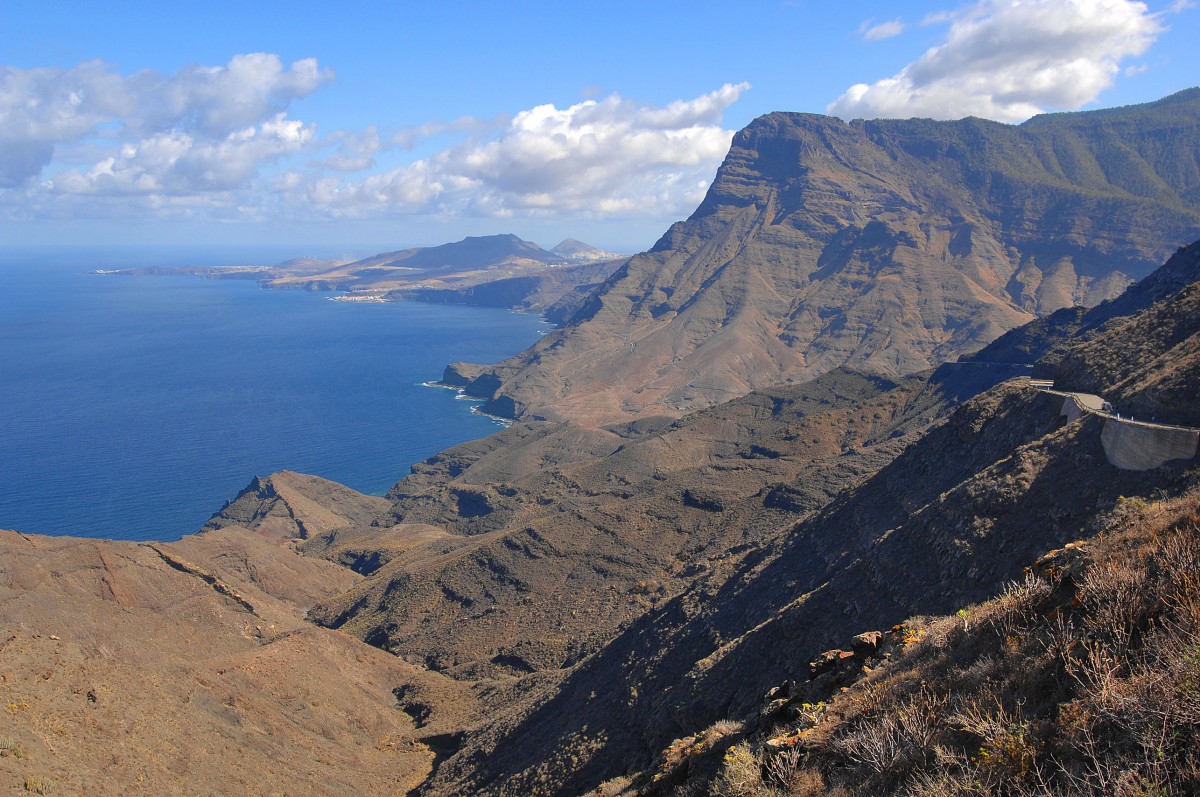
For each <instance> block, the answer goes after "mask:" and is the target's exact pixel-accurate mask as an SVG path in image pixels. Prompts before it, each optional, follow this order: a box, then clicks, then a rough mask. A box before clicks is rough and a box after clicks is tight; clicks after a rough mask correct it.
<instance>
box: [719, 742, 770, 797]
mask: <svg viewBox="0 0 1200 797" xmlns="http://www.w3.org/2000/svg"><path fill="white" fill-rule="evenodd" d="M713 785H714V786H715V794H717V795H719V797H758V795H762V794H765V793H766V792H767V785H766V784H765V783H764V782H763V777H762V764H761V763H760V762H759V760H758V757H757V756H755V755H754V752H753V751H752V750H751V749H750V745H748V744H746V743H745V742H742V743H740V744H736V745H734V746H733V747H731V748H729V751H728V752H726V753H725V760H724V761H723V762H722V764H721V771H720V773H719V774H718V775H717V779H716V783H715V784H713Z"/></svg>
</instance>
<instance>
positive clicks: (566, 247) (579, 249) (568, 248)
mask: <svg viewBox="0 0 1200 797" xmlns="http://www.w3.org/2000/svg"><path fill="white" fill-rule="evenodd" d="M550 251H551V252H553V253H554V254H556V255H559V256H561V257H564V258H566V259H567V260H570V261H572V262H591V261H596V260H617V259H620V258H621V257H624V255H619V254H616V253H615V252H606V251H604V250H603V249H597V248H596V247H594V246H591V245H590V244H585V243H584V242H583V241H577V240H575V239H574V238H567V239H566V240H564V241H562V242H560V243H559V244H558V246H556V247H554V248H553V249H551V250H550Z"/></svg>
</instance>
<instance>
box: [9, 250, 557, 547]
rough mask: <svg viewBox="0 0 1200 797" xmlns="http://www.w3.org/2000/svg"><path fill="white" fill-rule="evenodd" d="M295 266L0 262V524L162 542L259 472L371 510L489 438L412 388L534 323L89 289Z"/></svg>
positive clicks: (512, 316) (163, 284)
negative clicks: (435, 462)
mask: <svg viewBox="0 0 1200 797" xmlns="http://www.w3.org/2000/svg"><path fill="white" fill-rule="evenodd" d="M300 254H309V253H307V252H297V251H290V252H288V251H269V252H268V251H266V250H261V249H251V248H244V249H243V250H242V251H239V250H236V249H230V250H216V249H211V250H178V249H161V250H157V251H150V250H145V249H140V250H139V249H119V250H107V251H99V250H97V251H81V250H74V251H72V250H57V251H48V250H25V251H17V250H12V249H9V250H5V251H3V252H0V528H4V529H16V530H19V531H23V532H30V533H39V534H72V535H79V536H91V537H105V538H113V539H126V540H173V539H178V538H179V537H180V536H182V535H184V534H188V533H191V532H194V531H196V530H198V529H199V528H200V526H201V525H203V523H204V522H205V520H207V519H208V517H209V516H210V515H212V514H213V513H214V512H216V511H217V510H219V509H220V508H221V506H222V504H223V503H224V502H225V501H226V500H227V499H230V498H232V497H234V496H235V495H236V494H237V493H238V492H239V491H240V490H241V489H242V488H243V487H245V486H246V485H247V484H248V483H249V481H250V479H251V478H252V477H253V476H255V475H264V476H265V475H267V474H269V473H272V472H275V471H278V470H282V469H288V470H295V471H300V472H304V473H312V474H316V475H319V476H323V477H325V478H328V479H332V480H334V481H338V482H341V483H343V484H346V485H348V486H350V487H352V488H354V489H356V490H359V491H361V492H364V493H370V494H376V495H382V494H383V493H384V492H385V491H386V490H387V489H388V488H389V487H390V486H391V485H392V484H394V483H395V482H396V481H397V480H399V479H400V478H402V477H403V476H404V475H406V474H407V473H408V469H409V466H410V465H411V464H413V463H414V462H418V461H420V460H422V459H424V458H426V457H428V456H430V455H432V454H434V453H436V452H438V451H440V450H442V449H445V448H448V447H450V446H452V445H455V444H458V443H461V442H464V441H467V440H472V439H476V438H479V437H483V436H486V435H488V434H491V433H493V432H495V431H498V429H499V427H498V425H497V424H496V422H495V421H494V420H492V419H490V418H488V417H485V416H482V415H478V414H473V413H472V412H471V407H472V404H471V402H467V401H462V400H458V399H457V397H456V394H455V393H454V392H453V391H450V390H443V389H437V388H430V387H425V386H424V385H423V384H422V383H424V382H427V381H429V380H435V379H437V378H439V377H440V376H441V373H442V369H443V367H444V366H445V365H446V364H447V363H450V362H454V361H456V360H467V361H471V362H495V361H497V360H499V359H503V358H504V357H506V356H508V355H511V354H514V353H516V352H518V351H520V350H521V349H523V348H525V347H526V346H528V345H530V344H531V343H533V342H534V341H535V340H536V339H537V338H538V336H539V335H540V334H541V333H542V332H543V331H544V324H543V322H542V321H541V320H540V319H538V318H536V317H534V316H530V315H519V314H516V313H512V312H509V311H506V310H495V309H488V308H475V307H462V306H448V305H428V304H419V303H415V302H411V303H409V302H406V303H394V304H355V303H345V302H333V301H329V300H328V299H329V297H330V296H331V295H332V294H328V293H314V292H308V291H278V290H264V289H263V288H261V287H260V286H259V285H258V284H256V283H254V282H253V281H241V280H216V279H204V278H199V277H188V276H138V277H131V276H119V275H94V274H86V273H84V272H85V271H87V270H91V269H112V268H127V267H138V266H150V265H163V266H178V265H224V264H236V265H242V264H249V265H262V264H270V263H272V262H279V261H281V260H283V259H285V258H287V257H291V256H295V255H300ZM363 254H369V252H364V253H363Z"/></svg>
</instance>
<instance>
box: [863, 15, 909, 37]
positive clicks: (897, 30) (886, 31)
mask: <svg viewBox="0 0 1200 797" xmlns="http://www.w3.org/2000/svg"><path fill="white" fill-rule="evenodd" d="M905 28H906V26H905V24H904V22H902V21H901V20H899V19H893V20H889V21H887V22H876V21H875V20H874V19H868V20H866V21H865V22H863V23H862V24H861V25H859V26H858V34H859V35H860V36H862V37H863V38H864V39H866V40H867V41H869V42H880V41H883V40H884V39H891V38H894V37H896V36H899V35H900V34H901V33H903V32H904V30H905Z"/></svg>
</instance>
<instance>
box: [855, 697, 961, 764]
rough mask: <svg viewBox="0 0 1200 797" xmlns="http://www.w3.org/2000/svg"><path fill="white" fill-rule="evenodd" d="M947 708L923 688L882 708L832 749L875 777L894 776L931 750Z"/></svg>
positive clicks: (944, 698)
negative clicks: (894, 703)
mask: <svg viewBox="0 0 1200 797" xmlns="http://www.w3.org/2000/svg"><path fill="white" fill-rule="evenodd" d="M946 704H947V699H946V697H944V696H938V695H936V694H934V693H933V692H931V691H929V690H928V689H925V688H922V689H920V690H919V691H918V692H917V693H916V694H914V695H912V696H911V697H909V698H907V699H905V700H903V701H902V702H900V703H899V704H898V705H894V706H891V707H887V708H882V709H881V710H880V711H878V712H877V713H875V714H873V715H872V716H869V717H866V718H864V720H863V721H862V722H860V723H859V725H858V727H857V728H855V729H854V730H853V731H851V732H850V733H848V734H846V735H844V736H842V737H840V738H838V739H837V740H836V742H835V747H836V749H837V750H838V751H840V752H841V753H842V754H844V755H845V756H846V757H847V758H849V759H850V760H851V761H853V762H854V763H855V764H858V765H860V766H863V767H865V768H867V769H868V770H870V771H871V772H873V773H875V774H876V775H888V776H894V775H896V774H898V773H900V772H901V771H902V770H904V769H907V768H908V767H910V766H912V765H914V764H918V763H921V762H923V761H924V760H925V758H926V757H927V756H928V755H929V753H930V752H931V751H932V749H933V743H934V741H935V739H936V738H937V734H938V732H939V730H940V728H941V726H942V724H943V714H944V711H945V707H946Z"/></svg>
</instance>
